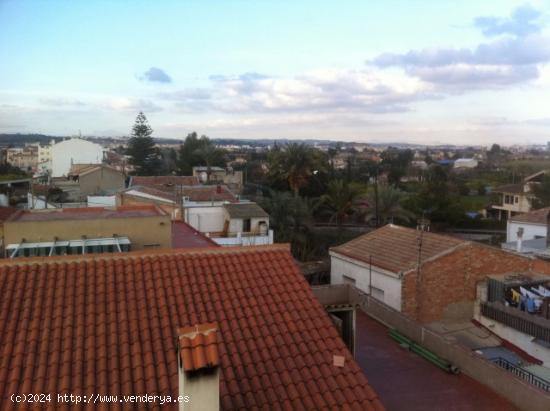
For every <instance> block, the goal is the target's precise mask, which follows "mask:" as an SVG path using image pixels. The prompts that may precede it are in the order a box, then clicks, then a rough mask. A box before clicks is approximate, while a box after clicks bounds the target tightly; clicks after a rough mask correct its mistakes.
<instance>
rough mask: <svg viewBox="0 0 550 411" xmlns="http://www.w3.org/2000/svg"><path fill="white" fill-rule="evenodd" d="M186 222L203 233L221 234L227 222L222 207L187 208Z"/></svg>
mask: <svg viewBox="0 0 550 411" xmlns="http://www.w3.org/2000/svg"><path fill="white" fill-rule="evenodd" d="M185 222H186V223H187V224H189V225H191V226H192V227H193V228H194V229H195V230H198V231H200V232H201V233H210V232H221V231H223V225H224V222H225V215H224V208H223V206H222V205H220V206H214V207H186V208H185Z"/></svg>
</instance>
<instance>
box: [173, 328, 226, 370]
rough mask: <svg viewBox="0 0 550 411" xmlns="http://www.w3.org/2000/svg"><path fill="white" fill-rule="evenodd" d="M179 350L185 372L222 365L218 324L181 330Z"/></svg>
mask: <svg viewBox="0 0 550 411" xmlns="http://www.w3.org/2000/svg"><path fill="white" fill-rule="evenodd" d="M179 335H180V337H179V350H180V357H181V362H182V364H183V370H184V371H185V372H194V371H199V370H202V369H205V368H214V367H217V366H218V365H220V355H219V353H218V330H217V326H216V324H201V325H195V326H193V327H186V328H182V329H180V330H179Z"/></svg>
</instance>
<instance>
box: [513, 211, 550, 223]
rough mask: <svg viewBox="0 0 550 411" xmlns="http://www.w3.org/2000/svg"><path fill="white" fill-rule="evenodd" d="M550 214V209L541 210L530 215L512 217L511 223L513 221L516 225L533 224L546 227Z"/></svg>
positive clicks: (529, 213) (531, 212)
mask: <svg viewBox="0 0 550 411" xmlns="http://www.w3.org/2000/svg"><path fill="white" fill-rule="evenodd" d="M549 212H550V207H545V208H539V209H538V210H533V211H530V212H528V213H524V214H518V215H515V216H512V217H511V218H510V221H513V222H514V223H531V224H542V225H546V222H547V220H548V213H549Z"/></svg>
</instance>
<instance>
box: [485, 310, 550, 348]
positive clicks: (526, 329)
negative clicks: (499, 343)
mask: <svg viewBox="0 0 550 411" xmlns="http://www.w3.org/2000/svg"><path fill="white" fill-rule="evenodd" d="M480 309H481V315H483V316H484V317H487V318H490V319H491V320H494V321H498V322H499V323H502V324H504V325H506V326H508V327H510V328H513V329H515V330H517V331H520V332H522V333H524V334H527V335H530V336H532V337H534V338H536V339H537V340H540V341H544V342H545V343H547V344H550V320H548V319H546V318H543V317H540V316H537V315H533V314H528V313H526V312H524V311H520V310H518V309H517V308H514V307H507V306H505V305H504V304H502V303H501V302H498V301H497V302H482V303H481V304H480Z"/></svg>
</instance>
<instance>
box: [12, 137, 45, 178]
mask: <svg viewBox="0 0 550 411" xmlns="http://www.w3.org/2000/svg"><path fill="white" fill-rule="evenodd" d="M39 148H40V145H39V144H38V143H36V144H26V145H25V147H12V148H8V149H7V150H6V162H7V163H8V164H10V165H12V166H13V167H17V168H20V169H21V170H24V171H30V172H35V171H36V170H37V168H38V154H39Z"/></svg>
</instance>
